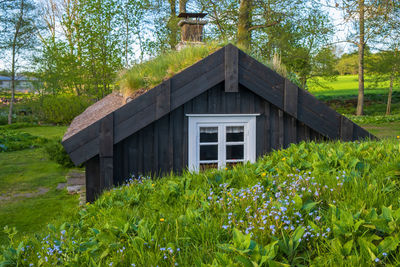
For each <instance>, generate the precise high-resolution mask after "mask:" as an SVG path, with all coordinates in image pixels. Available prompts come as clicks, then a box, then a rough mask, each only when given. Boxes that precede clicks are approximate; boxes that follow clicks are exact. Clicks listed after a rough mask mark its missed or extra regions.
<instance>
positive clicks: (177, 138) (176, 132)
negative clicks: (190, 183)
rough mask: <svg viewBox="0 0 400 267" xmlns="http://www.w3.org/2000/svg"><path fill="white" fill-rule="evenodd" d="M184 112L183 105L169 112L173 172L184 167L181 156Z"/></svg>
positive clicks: (178, 171) (177, 171)
mask: <svg viewBox="0 0 400 267" xmlns="http://www.w3.org/2000/svg"><path fill="white" fill-rule="evenodd" d="M184 118H185V114H184V113H183V107H179V108H177V109H175V110H174V111H172V112H171V120H172V122H173V147H174V149H173V157H174V162H173V164H174V167H173V169H174V172H175V173H180V172H181V171H182V168H184V164H183V158H182V154H183V153H182V140H184V138H183V120H184Z"/></svg>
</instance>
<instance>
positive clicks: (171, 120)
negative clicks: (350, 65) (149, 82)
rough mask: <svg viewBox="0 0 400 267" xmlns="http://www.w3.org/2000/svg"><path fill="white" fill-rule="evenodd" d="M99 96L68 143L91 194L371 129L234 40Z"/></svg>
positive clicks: (346, 137)
mask: <svg viewBox="0 0 400 267" xmlns="http://www.w3.org/2000/svg"><path fill="white" fill-rule="evenodd" d="M108 97H110V99H111V98H112V96H108ZM106 98H107V97H106ZM102 101H103V100H102ZM111 102H112V101H111ZM100 103H101V101H100ZM96 104H97V103H96ZM96 104H94V105H93V106H94V108H92V107H89V108H88V109H87V110H86V111H85V112H84V113H83V114H81V115H80V116H84V118H83V119H82V118H81V124H80V125H78V126H76V125H75V124H76V123H74V122H73V123H72V124H71V126H70V128H73V129H72V130H71V129H69V130H68V132H67V133H66V135H65V136H64V140H63V143H62V144H63V145H64V147H65V149H66V151H67V152H68V154H69V155H70V157H71V159H72V161H73V162H74V163H75V164H82V163H84V164H85V166H86V192H87V200H88V201H92V200H93V199H94V198H95V196H96V195H97V194H99V193H100V192H101V191H102V189H103V188H107V187H110V186H113V185H118V184H120V183H123V182H124V181H125V179H127V178H128V177H129V176H130V175H131V174H134V175H136V176H137V175H140V174H145V175H148V174H150V175H153V176H159V175H162V174H163V173H169V172H171V171H173V172H176V173H180V172H182V170H183V169H186V168H189V169H190V170H194V171H198V170H200V169H203V168H209V167H221V166H225V165H230V164H236V163H238V162H244V161H250V162H253V161H255V160H256V159H257V158H258V157H260V156H262V155H264V154H266V153H268V152H269V151H271V150H274V149H275V150H276V149H280V148H285V147H287V146H288V145H289V144H291V143H297V142H300V141H303V140H335V139H340V140H344V141H353V140H358V139H362V138H367V137H372V136H371V135H370V134H369V133H368V132H367V131H366V130H364V129H363V128H361V127H360V126H358V125H356V124H354V123H353V122H352V121H350V120H349V119H347V118H346V117H344V116H342V115H340V114H338V113H337V112H335V111H334V110H332V109H330V108H329V107H328V106H327V105H325V104H324V103H321V102H320V101H318V100H317V99H316V98H315V97H314V96H312V95H311V94H310V93H308V92H307V91H305V90H303V89H301V88H299V87H297V86H296V85H294V84H293V83H291V82H290V81H289V80H287V79H285V78H283V77H281V76H280V75H278V74H277V73H276V72H274V71H272V70H271V69H269V68H268V67H266V66H265V65H263V64H261V63H260V62H258V61H256V60H255V59H253V58H251V57H250V56H248V55H247V54H246V53H244V52H242V51H241V50H239V49H238V48H236V47H235V46H233V45H227V46H225V47H223V48H222V49H220V50H218V51H216V52H215V53H213V54H211V55H210V56H208V57H206V58H204V59H203V60H201V61H199V62H197V63H196V64H194V65H193V66H191V67H189V68H187V69H185V70H183V71H182V72H180V73H178V74H176V75H175V76H173V77H172V78H170V79H168V80H166V81H164V82H162V83H161V84H160V85H158V86H156V87H155V88H153V89H151V90H149V91H147V92H146V93H144V94H142V95H140V96H138V97H137V98H135V99H133V100H131V101H130V102H128V103H126V104H121V103H118V104H117V105H114V106H113V105H111V104H110V106H112V107H110V106H108V105H103V106H101V105H100V106H98V107H96ZM91 113H92V114H97V116H99V114H100V116H101V118H98V119H96V120H95V121H91V119H90V114H91ZM85 116H86V117H85ZM78 124H79V123H78ZM74 125H75V126H74Z"/></svg>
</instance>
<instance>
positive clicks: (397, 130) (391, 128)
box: [360, 122, 400, 138]
mask: <svg viewBox="0 0 400 267" xmlns="http://www.w3.org/2000/svg"><path fill="white" fill-rule="evenodd" d="M360 126H361V127H363V128H365V129H366V130H367V131H369V132H370V133H372V134H374V135H375V136H377V137H379V138H390V137H395V138H396V137H397V136H400V122H388V123H380V124H364V125H360Z"/></svg>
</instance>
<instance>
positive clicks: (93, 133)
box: [62, 121, 100, 153]
mask: <svg viewBox="0 0 400 267" xmlns="http://www.w3.org/2000/svg"><path fill="white" fill-rule="evenodd" d="M99 131H100V121H96V122H94V123H93V124H91V125H89V126H88V127H86V128H85V129H83V130H81V131H80V132H78V133H76V134H75V135H73V136H71V137H70V138H68V139H67V140H65V141H63V142H62V145H63V146H64V148H65V151H67V153H71V152H72V151H74V150H77V149H79V148H80V147H81V146H83V145H85V144H86V143H88V142H90V141H91V140H93V139H95V138H97V137H98V136H99Z"/></svg>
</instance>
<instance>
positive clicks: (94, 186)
mask: <svg viewBox="0 0 400 267" xmlns="http://www.w3.org/2000/svg"><path fill="white" fill-rule="evenodd" d="M85 168H86V201H87V202H93V201H94V200H95V199H96V198H97V196H98V195H99V194H100V160H99V157H98V156H95V157H93V158H91V159H89V160H88V161H86V163H85Z"/></svg>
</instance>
